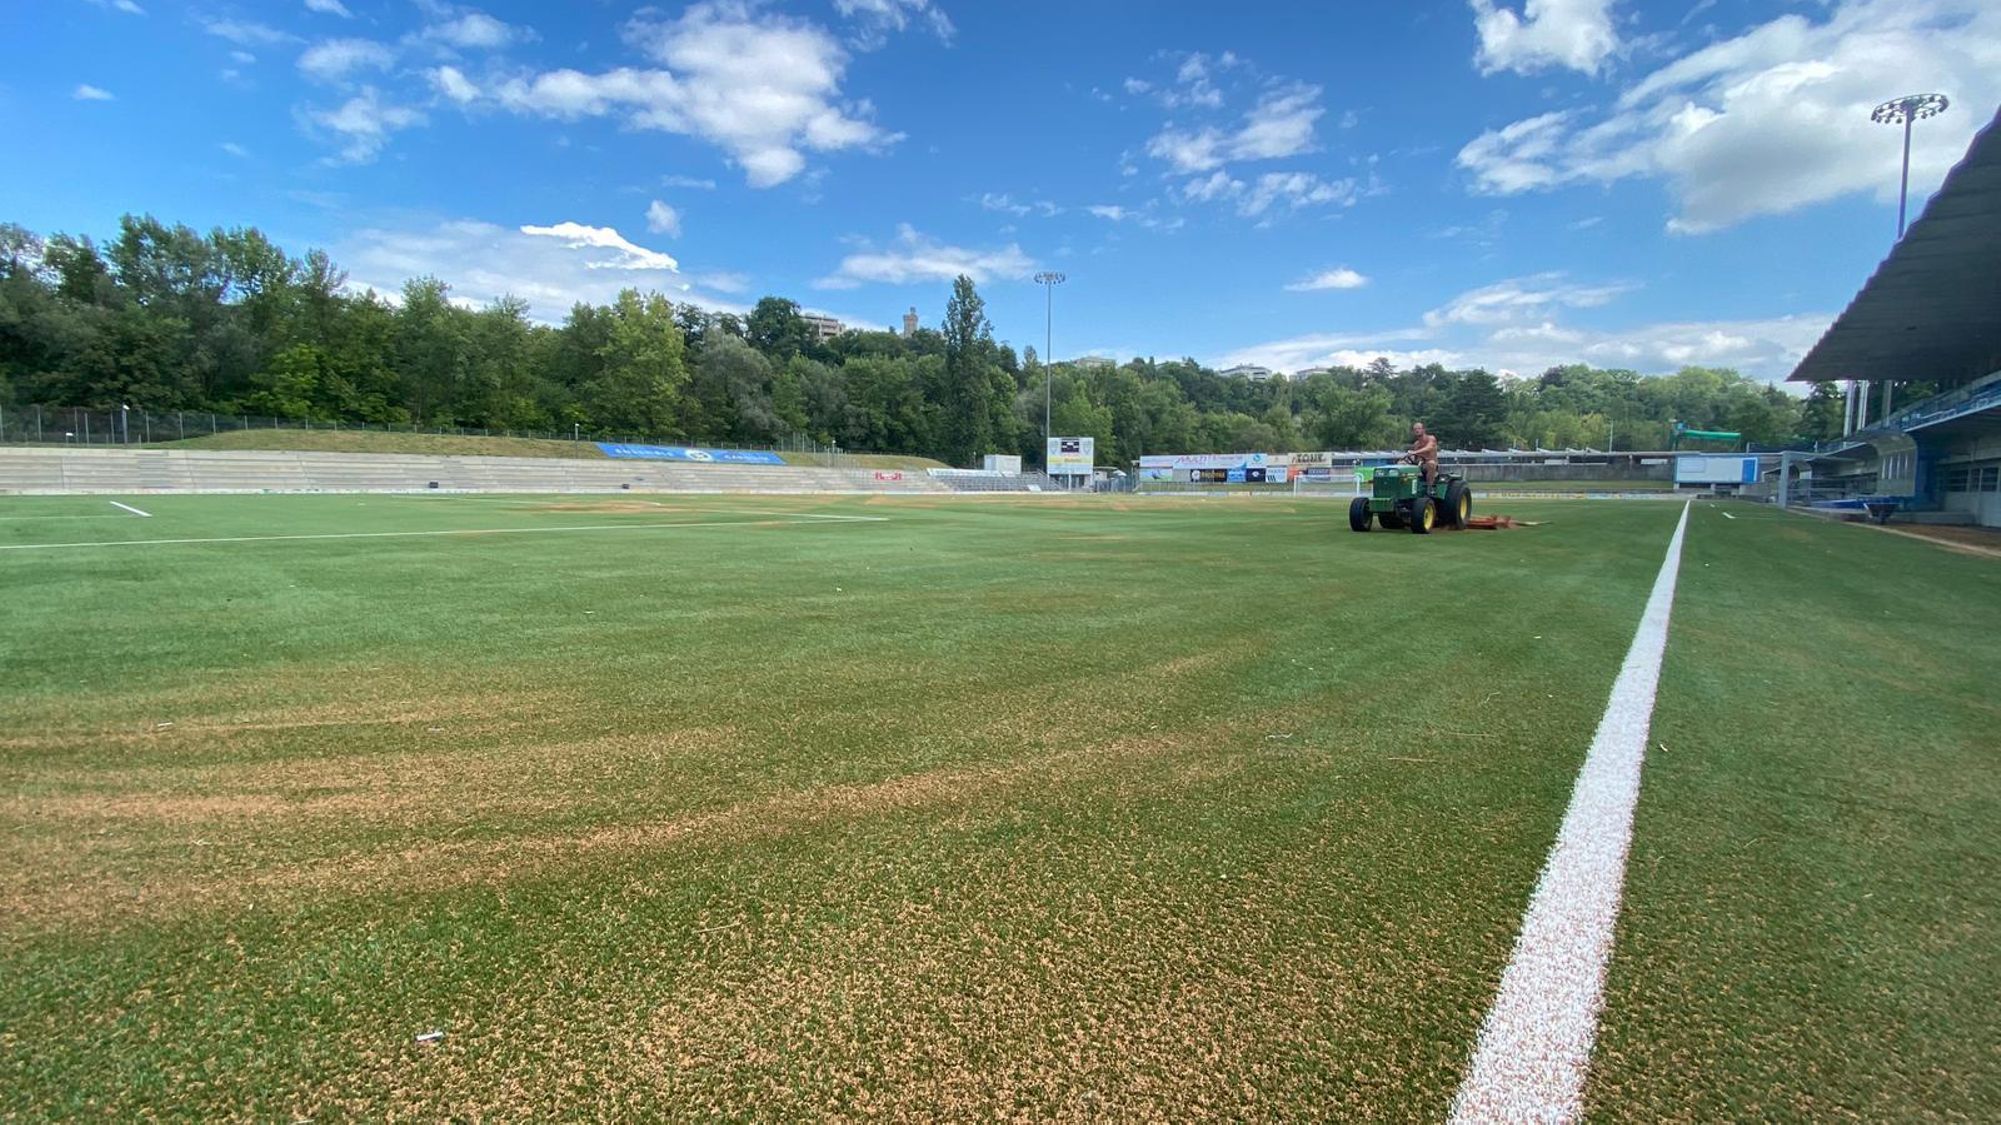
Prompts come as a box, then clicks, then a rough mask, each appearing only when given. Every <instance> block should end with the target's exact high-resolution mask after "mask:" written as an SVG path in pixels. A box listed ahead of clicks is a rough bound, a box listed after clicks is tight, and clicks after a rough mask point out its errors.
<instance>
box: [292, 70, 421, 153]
mask: <svg viewBox="0 0 2001 1125" xmlns="http://www.w3.org/2000/svg"><path fill="white" fill-rule="evenodd" d="M301 120H302V121H303V122H304V123H305V125H306V127H307V129H308V131H310V132H315V133H320V134H330V135H331V136H332V137H333V139H335V140H337V141H338V142H339V143H340V146H341V149H340V156H339V158H338V159H339V160H340V162H342V163H346V164H366V163H368V162H369V161H371V160H374V159H375V157H376V156H377V154H379V153H380V152H381V151H382V146H383V145H386V144H388V143H389V138H390V136H391V135H392V134H394V133H396V132H398V131H399V130H403V129H408V128H410V127H411V126H413V125H421V124H423V123H424V115H423V114H422V113H421V112H419V111H417V110H414V109H411V108H409V107H408V106H400V105H396V104H394V103H392V102H387V101H384V100H383V98H382V95H381V94H380V93H378V92H377V91H376V89H375V87H373V86H364V87H362V88H361V92H360V93H357V94H356V95H355V96H354V97H352V98H349V99H348V100H347V101H345V102H343V103H341V104H340V105H339V106H336V107H335V108H333V109H326V110H320V109H307V110H304V111H302V113H301Z"/></svg>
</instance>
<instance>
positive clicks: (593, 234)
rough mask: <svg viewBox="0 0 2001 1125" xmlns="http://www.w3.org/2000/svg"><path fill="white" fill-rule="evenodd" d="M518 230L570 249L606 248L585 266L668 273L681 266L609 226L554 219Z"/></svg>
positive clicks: (596, 268)
mask: <svg viewBox="0 0 2001 1125" xmlns="http://www.w3.org/2000/svg"><path fill="white" fill-rule="evenodd" d="M649 215H650V212H649ZM521 233H522V234H525V235H530V236H532V237H535V238H554V239H558V240H560V241H561V242H562V243H563V245H564V246H565V247H566V248H567V249H571V250H602V251H608V252H609V254H608V255H605V254H600V255H594V256H592V257H591V258H589V259H588V260H586V262H585V268H586V269H594V270H603V269H611V270H665V271H667V272H669V273H672V272H674V271H676V270H679V269H680V268H681V264H680V263H679V262H676V261H675V260H674V258H673V256H672V255H669V254H663V253H661V252H660V251H658V250H648V249H647V248H646V247H644V246H635V245H633V244H632V243H631V242H628V241H626V238H625V236H624V235H622V234H619V233H618V231H616V230H614V229H613V228H611V227H590V226H585V225H584V224H582V223H557V224H556V225H555V226H552V227H537V226H524V227H522V228H521Z"/></svg>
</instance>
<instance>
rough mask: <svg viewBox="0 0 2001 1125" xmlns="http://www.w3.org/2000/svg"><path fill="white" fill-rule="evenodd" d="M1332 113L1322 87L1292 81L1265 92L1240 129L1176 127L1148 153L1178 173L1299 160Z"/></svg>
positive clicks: (1165, 132) (1155, 141) (1166, 131)
mask: <svg viewBox="0 0 2001 1125" xmlns="http://www.w3.org/2000/svg"><path fill="white" fill-rule="evenodd" d="M1197 57H1199V56H1197ZM1326 112H1327V111H1326V109H1325V108H1323V107H1322V106H1321V104H1320V87H1318V86H1309V85H1307V84H1305V83H1292V84H1290V85H1287V86H1283V87H1281V88H1279V89H1277V90H1272V91H1268V92H1267V93H1265V95H1264V96H1263V97H1261V98H1259V99H1258V103H1257V105H1255V106H1253V107H1252V108H1251V110H1250V112H1248V113H1246V114H1245V115H1244V119H1243V123H1242V124H1241V125H1240V126H1239V127H1238V128H1236V129H1234V130H1229V131H1225V130H1221V129H1217V128H1215V127H1214V126H1206V127H1204V128H1201V129H1194V130H1190V129H1183V128H1180V127H1178V126H1173V125H1170V126H1168V127H1167V128H1165V129H1162V130H1161V131H1160V132H1159V133H1156V134H1155V135H1154V136H1153V138H1152V139H1151V140H1149V141H1147V143H1146V151H1147V153H1148V155H1150V156H1153V157H1154V158H1156V159H1159V160H1165V161H1166V162H1168V163H1169V164H1171V165H1173V166H1174V170H1175V171H1177V172H1207V171H1209V170H1211V169H1214V168H1220V167H1222V166H1223V165H1224V164H1227V163H1229V162H1230V161H1233V160H1274V159H1278V158H1280V157H1285V156H1295V155H1298V154H1300V153H1304V152H1311V151H1313V148H1314V142H1313V124H1314V122H1315V121H1318V120H1319V119H1320V117H1321V115H1322V114H1324V113H1326Z"/></svg>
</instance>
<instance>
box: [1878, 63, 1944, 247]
mask: <svg viewBox="0 0 2001 1125" xmlns="http://www.w3.org/2000/svg"><path fill="white" fill-rule="evenodd" d="M1951 104H1952V102H1951V101H1950V100H1948V99H1947V98H1946V96H1945V95H1944V94H1906V95H1905V96H1903V97H1901V98H1896V99H1894V100H1891V101H1887V102H1884V103H1883V104H1882V105H1879V106H1877V107H1876V108H1875V109H1874V110H1871V111H1870V113H1869V120H1871V121H1874V122H1876V123H1877V124H1878V125H1902V126H1903V127H1904V176H1903V180H1902V181H1901V182H1900V183H1899V184H1898V186H1897V237H1898V238H1902V237H1904V213H1905V205H1906V203H1907V202H1908V201H1909V199H1910V194H1911V123H1912V122H1913V121H1923V120H1924V119H1925V118H1927V117H1937V116H1938V115H1939V114H1941V113H1944V112H1945V111H1946V107H1947V106H1950V105H1951Z"/></svg>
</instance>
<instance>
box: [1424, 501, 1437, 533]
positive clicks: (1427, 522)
mask: <svg viewBox="0 0 2001 1125" xmlns="http://www.w3.org/2000/svg"><path fill="white" fill-rule="evenodd" d="M1437 518H1438V517H1436V516H1434V515H1432V514H1431V505H1429V504H1426V505H1425V506H1424V526H1425V529H1426V530H1430V528H1431V521H1433V520H1434V519H1437Z"/></svg>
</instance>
